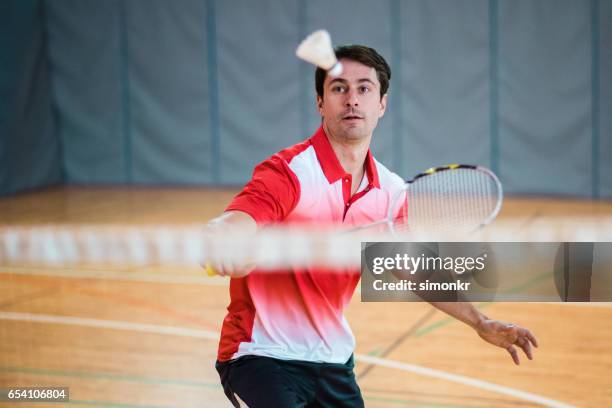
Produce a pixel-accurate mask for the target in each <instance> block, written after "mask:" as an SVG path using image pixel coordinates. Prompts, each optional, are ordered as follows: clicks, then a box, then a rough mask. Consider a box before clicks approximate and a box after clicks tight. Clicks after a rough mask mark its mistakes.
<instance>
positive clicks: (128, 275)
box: [0, 266, 229, 286]
mask: <svg viewBox="0 0 612 408" xmlns="http://www.w3.org/2000/svg"><path fill="white" fill-rule="evenodd" d="M3 273H5V274H13V275H32V276H48V277H53V278H74V279H99V280H118V281H130V282H152V283H173V284H187V285H202V286H229V279H224V278H222V277H208V276H206V277H205V276H202V277H200V276H189V275H177V274H153V273H142V272H127V271H105V270H88V269H71V268H62V269H61V270H60V269H58V270H49V269H42V268H41V269H39V268H33V267H21V266H3V267H0V274H3Z"/></svg>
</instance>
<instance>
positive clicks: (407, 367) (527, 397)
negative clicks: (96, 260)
mask: <svg viewBox="0 0 612 408" xmlns="http://www.w3.org/2000/svg"><path fill="white" fill-rule="evenodd" d="M2 319H4V320H15V321H28V322H37V323H53V324H66V325H75V326H87V327H97V328H104V329H117V330H130V331H137V332H143V333H155V334H169V335H175V336H182V337H194V338H199V339H206V340H218V339H219V334H218V333H216V332H212V331H208V330H198V329H188V328H181V327H171V326H160V325H154V324H142V323H131V322H123V321H114V320H101V319H88V318H81V317H70V316H55V315H43V314H33V313H17V312H0V320H2ZM355 358H356V359H357V360H359V361H363V362H366V363H368V364H373V365H378V366H381V367H387V368H393V369H396V370H401V371H407V372H411V373H414V374H419V375H423V376H426V377H433V378H438V379H442V380H446V381H449V382H455V383H458V384H462V385H467V386H469V387H474V388H480V389H483V390H486V391H491V392H495V393H498V394H504V395H508V396H511V397H514V398H517V399H521V400H524V401H530V402H534V403H537V404H541V405H544V406H546V407H551V408H574V406H573V405H569V404H566V403H563V402H560V401H556V400H553V399H550V398H546V397H542V396H540V395H537V394H532V393H529V392H525V391H520V390H517V389H514V388H510V387H505V386H502V385H497V384H493V383H490V382H487V381H482V380H477V379H475V378H470V377H465V376H462V375H457V374H451V373H447V372H444V371H441V370H434V369H431V368H427V367H422V366H417V365H414V364H407V363H402V362H400V361H395V360H390V359H384V358H378V357H371V356H366V355H363V354H355Z"/></svg>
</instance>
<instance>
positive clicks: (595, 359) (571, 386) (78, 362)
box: [0, 188, 612, 408]
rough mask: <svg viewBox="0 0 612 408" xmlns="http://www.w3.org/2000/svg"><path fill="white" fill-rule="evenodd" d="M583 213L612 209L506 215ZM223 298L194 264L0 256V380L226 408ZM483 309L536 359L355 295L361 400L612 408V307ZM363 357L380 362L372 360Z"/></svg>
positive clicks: (125, 193)
mask: <svg viewBox="0 0 612 408" xmlns="http://www.w3.org/2000/svg"><path fill="white" fill-rule="evenodd" d="M233 194H234V192H232V191H222V190H199V189H119V188H100V189H93V188H88V189H83V188H70V189H52V190H47V191H42V192H38V193H30V194H22V195H18V196H14V197H11V198H5V199H2V200H0V224H2V225H7V224H13V225H14V224H44V223H53V224H56V223H61V224H78V223H119V224H139V223H153V222H155V223H157V222H163V223H177V224H181V223H191V222H194V221H195V222H197V221H200V220H201V221H205V220H207V219H209V218H211V217H212V216H214V215H216V214H217V213H219V212H220V211H222V209H223V207H224V205H226V204H227V202H228V201H229V200H230V199H231V197H232V195H233ZM576 215H584V216H598V217H602V216H612V203H610V202H600V203H592V202H586V201H578V200H576V201H567V200H558V199H509V200H507V201H506V203H505V205H504V209H503V212H502V214H501V215H500V217H502V218H516V219H519V220H529V219H533V218H537V217H543V216H552V217H573V216H576ZM227 302H228V290H227V282H226V281H224V280H223V279H221V278H205V277H202V274H201V272H200V271H199V270H198V269H197V268H196V267H194V268H191V269H189V268H184V269H167V268H165V267H164V266H163V265H150V266H147V267H138V268H135V267H131V268H127V267H126V268H108V267H104V266H102V265H90V266H87V267H54V268H50V267H40V266H38V267H37V266H33V265H14V264H12V265H8V264H6V263H4V264H3V263H2V260H0V388H2V387H7V386H68V387H70V396H71V403H70V405H69V406H83V407H101V406H103V407H125V408H128V407H129V408H131V407H134V408H144V407H228V406H230V405H229V403H228V402H227V401H226V400H225V398H224V396H223V393H222V390H221V387H220V385H219V380H218V376H217V374H216V372H215V371H214V367H213V364H214V360H215V354H216V346H217V341H218V332H219V329H220V326H221V321H222V319H223V316H224V312H225V307H226V305H227ZM478 306H479V307H481V308H482V309H483V311H484V312H485V313H486V314H487V315H489V316H491V317H494V318H498V319H502V320H507V321H513V322H515V323H518V324H521V325H525V326H527V327H529V328H531V329H532V330H533V331H534V332H535V333H536V335H537V336H538V339H539V341H540V343H541V347H540V349H538V350H537V351H536V358H535V360H534V361H526V359H523V364H522V365H521V366H519V367H517V366H514V365H513V364H512V362H511V360H510V358H509V356H508V355H507V353H506V352H505V351H503V350H501V349H497V348H494V347H492V346H489V345H488V344H486V343H484V342H482V341H481V340H480V339H479V338H478V336H477V335H475V334H474V333H473V332H472V331H471V329H469V328H468V327H466V326H464V325H462V324H460V323H457V322H455V321H453V320H451V319H449V318H447V317H446V316H444V315H443V314H441V313H440V312H437V311H435V310H434V309H433V308H431V307H430V306H429V305H427V304H420V303H410V304H408V303H361V302H360V301H359V297H358V295H356V296H355V298H354V299H353V301H352V303H351V305H350V307H349V310H348V312H347V316H348V319H349V321H350V323H351V325H352V327H353V330H354V332H355V336H356V338H357V350H356V353H357V355H358V356H359V357H361V359H360V360H358V362H357V367H356V373H357V375H358V377H359V383H360V386H361V388H362V391H363V395H364V397H365V400H366V406H368V407H402V406H406V407H510V406H520V407H530V406H534V407H535V406H559V407H561V406H580V407H606V406H612V376H611V375H610V373H612V307H611V306H612V304H586V305H576V304H533V303H532V304H530V303H512V304H510V303H489V304H480V305H478ZM392 346H393V349H392V350H390V347H392ZM368 357H376V358H379V360H375V361H374V362H375V363H376V364H374V365H370V364H369V363H367V362H366V361H365V360H367V358H368ZM426 369H431V370H436V371H431V370H430V371H427V370H426ZM457 376H461V377H457ZM500 387H505V388H500ZM564 404H565V405H564ZM59 405H60V404H43V403H37V404H25V403H24V404H18V405H17V406H18V407H27V406H32V407H58V406H59ZM2 406H9V405H8V404H3V403H0V407H2Z"/></svg>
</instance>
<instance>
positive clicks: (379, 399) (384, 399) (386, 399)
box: [363, 395, 478, 408]
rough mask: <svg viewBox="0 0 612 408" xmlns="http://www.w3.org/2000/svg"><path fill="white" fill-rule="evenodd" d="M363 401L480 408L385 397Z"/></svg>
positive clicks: (452, 407)
mask: <svg viewBox="0 0 612 408" xmlns="http://www.w3.org/2000/svg"><path fill="white" fill-rule="evenodd" d="M363 399H365V400H368V401H372V402H374V401H378V402H384V403H386V404H393V405H412V406H420V407H436V408H478V407H477V406H475V405H457V404H449V403H442V402H427V401H417V400H408V399H398V398H385V397H374V396H367V395H364V396H363Z"/></svg>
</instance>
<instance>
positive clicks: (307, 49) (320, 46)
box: [295, 30, 342, 76]
mask: <svg viewBox="0 0 612 408" xmlns="http://www.w3.org/2000/svg"><path fill="white" fill-rule="evenodd" d="M295 55H297V56H298V57H299V58H301V59H303V60H304V61H306V62H310V63H311V64H314V65H316V66H318V67H320V68H323V69H325V70H327V73H328V74H329V75H331V76H338V75H340V74H341V73H342V64H341V63H340V62H339V61H338V59H337V58H336V54H335V53H334V49H333V47H332V42H331V37H330V36H329V33H328V32H327V31H326V30H318V31H315V32H314V33H312V34H310V35H309V36H308V37H306V38H305V39H304V41H302V42H301V43H300V45H299V46H298V47H297V49H296V50H295Z"/></svg>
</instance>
